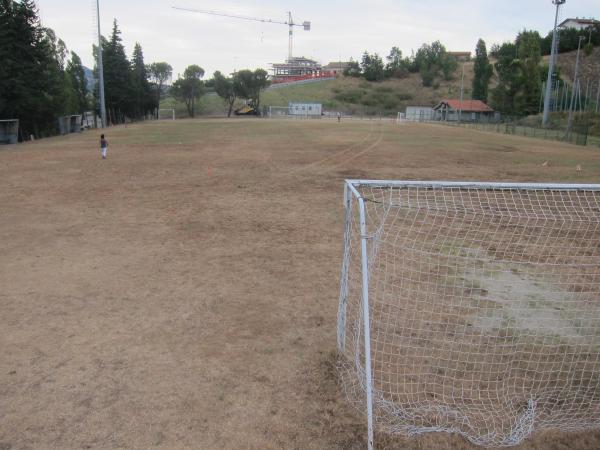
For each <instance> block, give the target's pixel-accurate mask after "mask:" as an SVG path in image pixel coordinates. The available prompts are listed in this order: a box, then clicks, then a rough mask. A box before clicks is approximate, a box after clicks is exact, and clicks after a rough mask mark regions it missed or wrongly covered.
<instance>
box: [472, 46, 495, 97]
mask: <svg viewBox="0 0 600 450" xmlns="http://www.w3.org/2000/svg"><path fill="white" fill-rule="evenodd" d="M474 72H475V75H474V77H473V86H472V88H473V99H475V100H481V101H483V102H487V100H488V88H489V84H490V78H491V77H492V75H493V73H494V68H493V66H492V65H491V64H490V60H489V58H488V55H487V48H486V46H485V41H484V40H483V39H479V41H477V47H476V48H475V65H474Z"/></svg>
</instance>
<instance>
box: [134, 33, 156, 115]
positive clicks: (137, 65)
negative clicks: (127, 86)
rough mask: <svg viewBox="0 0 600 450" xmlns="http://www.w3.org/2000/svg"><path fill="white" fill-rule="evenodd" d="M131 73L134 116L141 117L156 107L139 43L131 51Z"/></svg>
mask: <svg viewBox="0 0 600 450" xmlns="http://www.w3.org/2000/svg"><path fill="white" fill-rule="evenodd" d="M131 72H132V74H131V75H132V84H133V93H134V109H135V116H136V117H143V116H145V115H146V113H147V112H148V111H152V110H153V109H154V108H155V107H156V101H155V97H154V95H152V90H151V88H150V83H149V82H148V72H147V71H146V66H145V64H144V53H143V51H142V46H141V45H140V44H139V42H136V43H135V47H134V50H133V56H132V58H131Z"/></svg>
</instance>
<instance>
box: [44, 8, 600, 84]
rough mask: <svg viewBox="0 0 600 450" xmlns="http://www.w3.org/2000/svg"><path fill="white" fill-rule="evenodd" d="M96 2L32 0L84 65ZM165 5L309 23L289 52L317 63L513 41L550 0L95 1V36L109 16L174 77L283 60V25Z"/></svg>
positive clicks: (587, 13)
mask: <svg viewBox="0 0 600 450" xmlns="http://www.w3.org/2000/svg"><path fill="white" fill-rule="evenodd" d="M95 3H96V2H95V0H80V1H76V0H38V6H39V8H40V15H41V17H42V21H43V23H44V25H45V26H48V27H50V28H53V29H54V30H55V31H56V33H57V35H58V36H59V37H60V38H62V39H63V40H64V41H65V42H66V44H67V46H68V47H69V49H71V50H73V51H75V52H76V53H78V54H79V56H81V59H82V60H83V63H84V64H85V65H87V66H88V67H92V66H93V60H92V42H93V40H94V39H95V32H96V28H95ZM172 6H180V7H186V8H195V9H210V10H218V11H222V12H227V13H232V14H239V15H247V16H253V17H264V18H271V19H277V20H285V19H286V17H287V11H291V12H292V15H293V19H294V21H296V22H302V21H304V20H309V21H311V22H312V29H311V31H304V30H303V29H302V28H295V30H294V56H307V57H312V58H314V59H316V60H318V61H320V62H321V63H323V64H326V63H328V62H330V61H334V60H336V61H337V60H339V59H340V58H341V59H342V60H348V59H349V58H350V57H353V58H354V59H357V58H360V55H361V54H362V52H363V51H364V50H368V51H369V52H378V53H379V54H380V55H382V56H385V55H387V53H388V52H389V49H390V48H391V47H392V46H393V45H396V46H398V47H400V49H402V51H403V52H404V53H405V54H410V52H411V50H412V49H415V50H416V49H417V48H418V47H419V46H420V45H421V44H422V43H423V42H432V41H434V40H437V39H439V40H440V41H442V43H443V44H444V45H445V46H446V48H447V49H448V50H451V51H462V50H471V51H474V48H475V44H476V42H477V39H479V38H480V37H481V38H483V39H484V40H485V41H486V43H487V44H488V48H489V47H490V46H491V44H492V43H494V42H502V41H506V40H512V39H514V37H515V35H516V33H517V32H518V31H520V30H522V29H524V28H527V29H535V30H538V31H540V32H542V33H543V34H545V33H546V32H547V31H548V30H549V29H551V28H552V24H553V21H554V7H553V5H552V2H551V0H495V1H492V0H454V1H447V0H444V1H442V0H427V1H408V0H368V1H366V0H364V1H362V0H343V1H342V0H303V1H301V2H299V1H289V0H288V1H275V0H219V1H215V0H212V1H211V0H100V16H101V28H102V34H103V35H105V36H109V35H110V32H111V28H112V21H113V19H115V18H116V19H117V21H118V23H119V28H120V29H121V31H122V38H123V43H124V45H125V48H126V51H127V55H128V56H129V57H130V56H131V52H132V50H133V45H134V44H135V42H136V41H137V42H139V43H140V44H141V45H142V48H143V51H144V58H145V61H146V63H147V64H148V63H151V62H154V61H166V62H168V63H169V64H171V65H172V66H173V75H174V77H177V74H178V73H183V70H184V69H185V67H186V66H187V65H189V64H198V65H200V66H201V67H203V68H204V69H205V71H206V74H207V76H210V75H212V73H213V72H214V71H215V70H221V71H222V72H224V73H230V72H232V71H233V70H234V69H235V68H237V69H240V68H250V69H254V68H257V67H263V68H265V69H268V68H269V67H270V66H269V63H273V62H282V61H283V60H284V59H285V58H286V57H287V48H288V42H287V33H288V29H287V27H286V26H285V25H277V24H268V23H260V22H247V21H242V20H236V19H230V18H224V17H214V16H208V15H203V14H195V13H189V12H183V11H178V10H175V9H172V8H171V7H172ZM561 16H562V18H567V17H594V16H595V17H596V18H598V17H599V16H600V1H598V0H568V1H567V3H566V4H565V5H564V6H563V8H562V14H561Z"/></svg>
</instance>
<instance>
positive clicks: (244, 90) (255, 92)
mask: <svg viewBox="0 0 600 450" xmlns="http://www.w3.org/2000/svg"><path fill="white" fill-rule="evenodd" d="M267 86H269V78H268V73H267V71H266V70H263V69H256V70H255V71H254V72H253V71H251V70H247V69H245V70H240V71H238V72H236V74H235V75H234V77H233V88H234V90H235V92H236V94H237V96H238V97H240V98H245V99H247V100H249V101H250V103H251V104H252V106H253V107H254V108H255V109H256V110H257V111H258V108H259V106H260V93H261V92H262V91H263V90H264V89H265V88H266V87H267Z"/></svg>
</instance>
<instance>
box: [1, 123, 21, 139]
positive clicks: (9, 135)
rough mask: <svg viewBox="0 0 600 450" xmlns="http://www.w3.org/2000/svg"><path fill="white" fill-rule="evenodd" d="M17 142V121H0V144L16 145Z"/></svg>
mask: <svg viewBox="0 0 600 450" xmlns="http://www.w3.org/2000/svg"><path fill="white" fill-rule="evenodd" d="M18 141H19V119H3V120H0V144H16V143H17V142H18Z"/></svg>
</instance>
